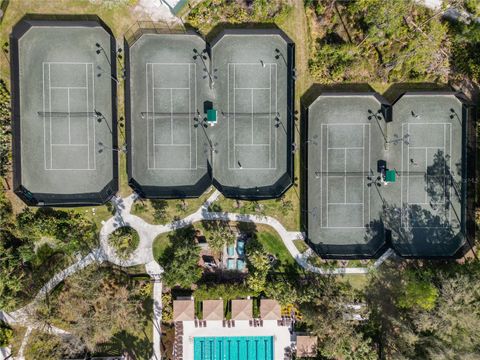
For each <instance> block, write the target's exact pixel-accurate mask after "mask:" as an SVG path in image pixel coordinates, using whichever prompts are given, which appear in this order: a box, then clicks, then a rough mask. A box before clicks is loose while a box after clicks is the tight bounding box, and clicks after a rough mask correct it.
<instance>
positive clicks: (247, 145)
mask: <svg viewBox="0 0 480 360" xmlns="http://www.w3.org/2000/svg"><path fill="white" fill-rule="evenodd" d="M239 146H245V147H250V146H270V144H237V145H236V147H239Z"/></svg>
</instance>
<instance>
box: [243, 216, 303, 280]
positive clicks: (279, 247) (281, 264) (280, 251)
mask: <svg viewBox="0 0 480 360" xmlns="http://www.w3.org/2000/svg"><path fill="white" fill-rule="evenodd" d="M256 235H257V240H258V241H259V242H260V243H261V244H262V245H263V247H264V249H265V251H267V252H268V253H270V254H272V255H274V256H275V257H276V258H277V260H278V270H279V271H283V270H285V269H286V267H289V266H297V263H296V262H295V260H294V259H293V257H292V255H290V253H289V252H288V250H287V248H286V246H285V245H284V243H283V241H282V239H281V238H280V235H278V233H277V232H276V231H275V230H274V229H272V228H271V227H269V226H266V225H257V232H256ZM247 256H248V254H247Z"/></svg>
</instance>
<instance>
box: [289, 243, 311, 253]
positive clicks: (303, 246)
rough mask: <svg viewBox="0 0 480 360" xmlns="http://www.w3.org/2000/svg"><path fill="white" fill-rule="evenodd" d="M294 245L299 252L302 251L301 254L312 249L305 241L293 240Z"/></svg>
mask: <svg viewBox="0 0 480 360" xmlns="http://www.w3.org/2000/svg"><path fill="white" fill-rule="evenodd" d="M293 244H294V245H295V247H296V248H297V249H298V251H300V253H304V252H305V251H307V250H308V249H310V247H309V246H308V245H307V244H306V243H305V241H304V240H293Z"/></svg>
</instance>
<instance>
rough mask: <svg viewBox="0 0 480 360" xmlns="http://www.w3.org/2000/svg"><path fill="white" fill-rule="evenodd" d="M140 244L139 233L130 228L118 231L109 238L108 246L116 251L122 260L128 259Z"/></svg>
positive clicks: (122, 228)
mask: <svg viewBox="0 0 480 360" xmlns="http://www.w3.org/2000/svg"><path fill="white" fill-rule="evenodd" d="M139 242H140V237H139V235H138V233H137V232H136V231H135V230H134V229H132V228H131V227H128V226H123V227H121V228H118V229H116V230H115V231H114V232H113V233H111V234H110V235H109V236H108V244H109V245H110V246H111V247H112V248H113V249H114V250H115V253H116V254H117V256H118V257H119V258H120V259H123V260H126V259H128V258H129V257H130V256H131V255H132V254H133V252H134V251H135V249H136V248H137V246H138V243H139Z"/></svg>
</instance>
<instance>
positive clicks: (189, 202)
mask: <svg viewBox="0 0 480 360" xmlns="http://www.w3.org/2000/svg"><path fill="white" fill-rule="evenodd" d="M213 190H214V188H213V187H210V188H209V189H208V190H207V191H206V192H205V193H204V194H203V195H202V196H200V197H198V198H192V199H184V200H183V202H182V200H179V199H176V200H141V201H140V200H137V201H136V202H135V203H134V204H133V206H132V214H133V215H137V216H139V217H141V218H142V219H143V220H145V221H146V222H148V223H150V224H165V223H168V222H170V221H172V220H174V219H176V218H178V219H180V218H182V217H185V216H187V215H189V214H191V213H193V212H195V211H197V210H198V208H199V207H200V206H201V205H202V204H203V203H204V202H205V201H206V200H207V199H208V197H209V196H210V195H211V194H212V193H213Z"/></svg>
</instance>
